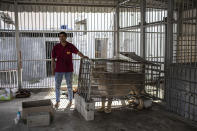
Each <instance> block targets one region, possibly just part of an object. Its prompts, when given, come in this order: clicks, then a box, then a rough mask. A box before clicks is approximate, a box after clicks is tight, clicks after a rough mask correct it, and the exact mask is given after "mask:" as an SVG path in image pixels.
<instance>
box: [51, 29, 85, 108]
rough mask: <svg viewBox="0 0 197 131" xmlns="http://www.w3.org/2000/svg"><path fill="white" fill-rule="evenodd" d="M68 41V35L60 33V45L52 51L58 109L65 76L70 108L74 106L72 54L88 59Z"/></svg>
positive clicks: (56, 105)
mask: <svg viewBox="0 0 197 131" xmlns="http://www.w3.org/2000/svg"><path fill="white" fill-rule="evenodd" d="M66 39H67V34H66V33H65V32H60V33H59V40H60V43H58V44H56V45H55V46H54V47H53V50H52V75H55V92H56V104H55V107H56V108H58V107H59V103H60V87H61V83H62V78H63V76H65V78H66V83H67V90H68V99H69V104H68V106H69V107H70V106H71V105H72V99H73V90H72V74H73V63H72V53H74V54H78V55H79V56H80V57H82V58H88V57H87V56H84V55H83V54H82V53H81V52H80V51H79V50H78V49H77V48H76V47H75V46H74V45H73V44H71V43H69V42H67V41H66Z"/></svg>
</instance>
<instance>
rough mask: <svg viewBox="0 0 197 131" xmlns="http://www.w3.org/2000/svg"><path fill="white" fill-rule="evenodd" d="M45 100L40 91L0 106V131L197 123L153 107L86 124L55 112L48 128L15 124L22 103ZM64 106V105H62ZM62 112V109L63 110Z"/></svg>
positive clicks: (188, 127)
mask: <svg viewBox="0 0 197 131" xmlns="http://www.w3.org/2000/svg"><path fill="white" fill-rule="evenodd" d="M41 98H47V97H46V95H44V94H43V93H42V92H40V93H36V94H33V95H32V96H31V98H27V99H14V100H12V101H8V102H1V103H0V131H174V130H177V131H196V130H197V127H195V126H193V125H195V124H196V125H197V123H195V122H192V121H188V120H182V119H180V118H181V117H178V116H176V115H174V114H171V113H169V112H166V111H164V110H163V109H162V108H161V107H160V106H158V105H154V106H153V108H152V109H150V110H143V111H134V110H114V111H113V112H112V113H111V114H104V113H99V112H96V113H95V120H94V121H89V122H87V121H85V120H84V119H83V117H82V116H81V115H80V114H79V113H78V112H77V111H75V110H72V109H71V110H70V109H67V110H64V111H63V110H61V109H60V110H58V111H57V112H56V113H55V120H54V122H53V123H52V124H51V125H50V126H48V127H36V128H29V129H28V128H27V126H26V125H24V124H22V123H20V124H18V125H15V124H14V118H15V117H16V112H17V111H18V109H19V107H20V106H21V102H22V101H28V100H32V99H33V100H36V99H41ZM63 106H65V104H63ZM62 109H63V108H62Z"/></svg>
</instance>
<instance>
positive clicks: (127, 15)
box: [0, 0, 197, 121]
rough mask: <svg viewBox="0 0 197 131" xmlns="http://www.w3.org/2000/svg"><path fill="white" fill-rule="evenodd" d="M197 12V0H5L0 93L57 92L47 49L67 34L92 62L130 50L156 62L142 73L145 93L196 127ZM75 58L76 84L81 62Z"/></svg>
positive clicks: (0, 9) (0, 24) (0, 19)
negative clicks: (14, 90)
mask: <svg viewBox="0 0 197 131" xmlns="http://www.w3.org/2000/svg"><path fill="white" fill-rule="evenodd" d="M196 14H197V2H196V0H119V1H118V0H107V1H106V0H88V1H86V0H72V2H71V1H70V0H17V1H8V0H2V1H1V3H0V88H26V89H29V88H38V89H40V88H52V89H54V86H55V83H54V77H53V76H51V69H50V68H51V50H52V47H53V46H54V45H55V44H56V43H57V42H58V41H59V39H58V33H59V32H61V31H65V32H66V33H67V34H68V39H67V40H68V41H69V42H72V43H73V44H74V45H75V46H76V47H77V48H78V49H79V50H80V51H81V52H83V53H84V54H85V55H87V56H89V57H90V58H91V59H95V60H98V58H99V59H112V58H117V57H118V58H120V57H121V58H122V57H123V55H122V54H121V53H125V52H130V53H131V52H133V53H135V54H136V55H138V56H140V57H141V58H143V59H145V60H147V61H149V62H151V63H154V64H155V65H156V66H148V65H147V66H146V69H144V72H143V73H144V75H145V79H144V81H143V82H144V85H145V87H144V88H145V91H146V92H147V93H148V94H149V96H150V97H151V98H153V99H154V100H161V101H162V102H166V107H167V109H168V110H170V111H172V112H175V113H177V114H179V115H181V116H184V117H186V118H189V119H191V120H194V121H197V83H196V82H197V64H196V63H197V44H196V35H197V32H196V31H197V16H196ZM73 57H74V59H73V63H74V75H73V76H74V77H73V85H77V84H78V75H79V69H80V59H79V57H78V56H76V55H73ZM123 58H124V57H123ZM98 65H99V64H98ZM101 65H102V64H101ZM62 86H63V87H64V86H66V85H65V81H63V83H62ZM51 99H55V96H52V98H51Z"/></svg>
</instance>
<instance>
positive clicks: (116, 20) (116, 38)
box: [114, 2, 120, 56]
mask: <svg viewBox="0 0 197 131" xmlns="http://www.w3.org/2000/svg"><path fill="white" fill-rule="evenodd" d="M119 29H120V25H119V2H118V4H117V6H116V12H115V18H114V30H115V35H114V56H118V55H119V53H120V41H119Z"/></svg>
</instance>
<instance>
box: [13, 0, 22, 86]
mask: <svg viewBox="0 0 197 131" xmlns="http://www.w3.org/2000/svg"><path fill="white" fill-rule="evenodd" d="M14 15H15V42H16V50H17V71H18V73H17V74H18V76H17V77H18V82H17V83H18V85H17V86H18V89H19V90H20V89H21V88H22V72H21V68H22V60H21V46H20V40H19V25H18V3H17V0H15V1H14Z"/></svg>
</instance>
